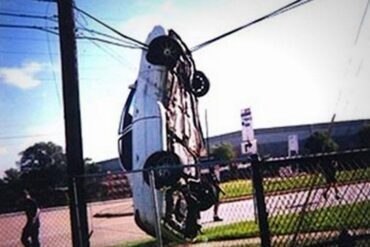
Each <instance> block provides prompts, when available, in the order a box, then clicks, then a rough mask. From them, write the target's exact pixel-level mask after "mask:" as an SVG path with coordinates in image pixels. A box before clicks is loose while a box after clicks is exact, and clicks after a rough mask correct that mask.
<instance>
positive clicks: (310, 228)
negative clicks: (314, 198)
mask: <svg viewBox="0 0 370 247" xmlns="http://www.w3.org/2000/svg"><path fill="white" fill-rule="evenodd" d="M369 212H370V201H366V202H360V203H356V204H352V205H341V206H334V207H330V208H322V209H317V210H315V211H309V212H307V213H306V214H305V219H306V221H304V223H303V224H302V227H301V232H306V233H308V232H319V231H329V230H341V229H342V228H343V227H344V228H349V229H356V228H369V227H370V220H369V219H368V217H367V215H368V214H369ZM298 222H299V214H298V213H294V214H286V215H279V216H274V217H271V218H269V225H270V231H271V234H272V235H287V234H293V233H294V232H295V231H296V228H297V224H298ZM258 236H259V230H258V225H257V224H256V223H255V222H254V221H243V222H238V223H233V224H228V225H222V226H215V227H211V228H207V229H205V230H204V231H203V234H202V235H200V236H199V237H198V241H200V242H202V241H218V240H230V239H238V238H239V239H240V238H250V237H258Z"/></svg>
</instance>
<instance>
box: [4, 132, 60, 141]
mask: <svg viewBox="0 0 370 247" xmlns="http://www.w3.org/2000/svg"><path fill="white" fill-rule="evenodd" d="M61 133H62V132H55V133H48V134H35V135H15V136H0V140H9V139H23V138H33V137H42V136H54V135H59V134H61Z"/></svg>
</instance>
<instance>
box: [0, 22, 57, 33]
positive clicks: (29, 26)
mask: <svg viewBox="0 0 370 247" xmlns="http://www.w3.org/2000/svg"><path fill="white" fill-rule="evenodd" d="M0 27H4V28H20V29H35V30H39V31H45V32H48V33H52V34H55V35H59V34H58V32H55V31H53V30H58V27H55V26H54V27H47V26H45V27H42V26H34V25H13V24H2V23H0Z"/></svg>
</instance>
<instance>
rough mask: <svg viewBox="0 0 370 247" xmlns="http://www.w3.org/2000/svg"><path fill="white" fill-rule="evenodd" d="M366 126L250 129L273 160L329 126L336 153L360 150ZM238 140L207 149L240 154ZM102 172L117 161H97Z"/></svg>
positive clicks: (222, 138) (216, 139) (215, 140)
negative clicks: (226, 147) (292, 140)
mask: <svg viewBox="0 0 370 247" xmlns="http://www.w3.org/2000/svg"><path fill="white" fill-rule="evenodd" d="M366 124H370V119H362V120H351V121H339V122H334V123H332V124H331V123H316V124H305V125H294V126H285V127H272V128H260V129H254V133H255V138H256V140H257V145H258V153H259V154H260V155H263V156H265V155H270V156H273V157H281V156H288V137H289V136H290V135H297V137H298V145H299V150H300V151H299V153H300V154H303V153H304V149H303V147H304V144H305V142H306V140H307V138H308V137H309V136H310V135H311V134H312V133H314V132H316V131H327V130H328V129H329V126H330V125H331V136H332V138H333V139H334V141H335V142H336V143H337V144H338V145H339V150H348V149H356V148H360V146H359V137H358V131H359V130H360V129H361V127H362V126H364V125H366ZM241 141H242V136H241V131H235V132H231V133H227V134H223V135H218V136H213V137H210V138H209V146H210V147H211V148H212V147H214V146H216V145H219V144H221V143H230V144H232V145H233V147H234V150H235V152H236V153H237V155H238V156H240V155H241V152H240V144H241ZM97 163H98V164H99V165H101V166H102V169H103V171H104V172H106V171H112V172H114V171H121V170H122V169H121V167H120V164H119V160H118V158H113V159H109V160H105V161H100V162H97Z"/></svg>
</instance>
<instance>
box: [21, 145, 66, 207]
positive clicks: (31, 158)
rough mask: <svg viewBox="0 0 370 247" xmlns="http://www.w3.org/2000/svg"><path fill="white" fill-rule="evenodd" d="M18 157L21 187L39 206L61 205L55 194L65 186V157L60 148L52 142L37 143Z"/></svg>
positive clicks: (59, 198) (60, 200)
mask: <svg viewBox="0 0 370 247" xmlns="http://www.w3.org/2000/svg"><path fill="white" fill-rule="evenodd" d="M20 155H21V159H20V161H19V162H18V163H17V164H18V166H19V168H20V172H21V180H22V183H23V186H24V187H25V188H27V189H29V190H30V191H31V192H33V194H34V196H35V197H36V198H37V199H38V200H39V201H40V204H41V205H44V206H45V205H47V206H51V205H59V204H63V203H64V201H63V199H61V198H62V197H61V196H60V195H59V194H60V193H59V192H57V191H60V190H59V189H60V188H64V187H66V186H67V172H66V171H67V165H66V157H65V154H64V153H63V149H62V147H61V146H58V145H56V144H54V143H52V142H39V143H36V144H34V145H32V146H31V147H28V148H27V149H26V150H24V151H23V152H21V153H20Z"/></svg>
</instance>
